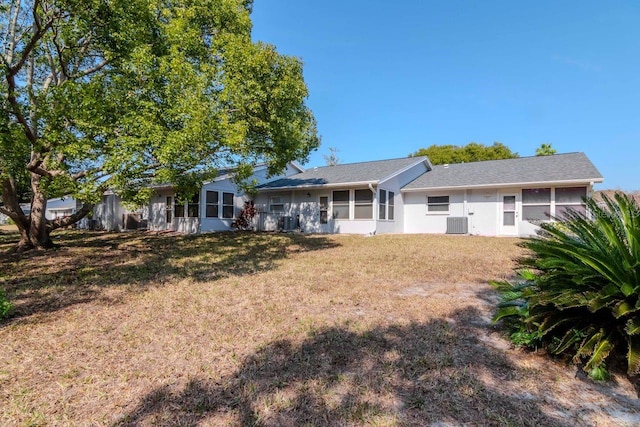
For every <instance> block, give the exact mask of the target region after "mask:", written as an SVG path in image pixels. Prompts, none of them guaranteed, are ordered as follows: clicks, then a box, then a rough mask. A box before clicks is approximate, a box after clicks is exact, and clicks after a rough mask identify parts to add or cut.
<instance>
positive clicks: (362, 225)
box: [255, 157, 430, 234]
mask: <svg viewBox="0 0 640 427" xmlns="http://www.w3.org/2000/svg"><path fill="white" fill-rule="evenodd" d="M429 167H430V164H429V161H428V159H427V158H426V157H417V158H402V159H391V160H381V161H374V162H363V163H352V164H345V165H335V166H325V167H321V168H313V169H309V170H307V171H305V172H302V173H299V174H296V175H293V176H290V177H287V178H284V179H279V180H275V181H272V182H269V183H266V184H264V185H262V186H259V187H258V189H259V193H258V195H257V197H256V199H255V203H256V207H257V209H258V210H259V212H260V213H259V215H258V220H257V226H258V229H260V230H267V231H275V230H278V229H285V230H293V229H299V230H301V231H303V232H306V233H348V234H376V233H379V232H382V233H402V232H403V229H404V205H403V199H402V196H401V193H400V190H401V188H402V187H403V186H404V185H406V184H407V183H409V182H411V181H413V180H414V179H415V178H417V177H418V176H420V175H421V174H423V173H425V172H426V171H427V170H428V169H429Z"/></svg>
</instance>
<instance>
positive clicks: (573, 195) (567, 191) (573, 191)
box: [556, 187, 587, 218]
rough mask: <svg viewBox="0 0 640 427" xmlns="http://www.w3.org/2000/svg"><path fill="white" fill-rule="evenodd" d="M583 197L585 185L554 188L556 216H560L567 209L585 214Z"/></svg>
mask: <svg viewBox="0 0 640 427" xmlns="http://www.w3.org/2000/svg"><path fill="white" fill-rule="evenodd" d="M584 197H587V188H586V187H564V188H556V217H558V218H562V217H563V216H564V215H565V213H566V212H567V211H568V210H574V211H576V212H579V213H581V214H583V215H584V214H586V212H587V210H586V208H585V206H584V203H583V198H584Z"/></svg>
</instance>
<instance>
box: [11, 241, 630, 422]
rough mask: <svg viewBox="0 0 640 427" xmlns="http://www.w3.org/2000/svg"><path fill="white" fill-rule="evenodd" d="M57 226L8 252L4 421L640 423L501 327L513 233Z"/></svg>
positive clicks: (620, 401) (612, 394)
mask: <svg viewBox="0 0 640 427" xmlns="http://www.w3.org/2000/svg"><path fill="white" fill-rule="evenodd" d="M58 236H59V237H58V238H57V240H56V241H57V242H58V243H60V245H61V246H60V248H58V249H56V250H54V251H51V252H30V253H27V254H22V255H5V256H4V257H3V258H1V259H0V287H2V288H5V289H6V290H7V292H8V295H9V298H10V299H11V300H12V301H13V302H14V304H15V311H14V314H13V318H12V319H10V320H9V321H5V322H4V323H1V324H0V340H1V342H2V343H3V345H2V347H1V348H2V350H0V424H1V425H39V424H83V425H84V424H97V425H158V424H160V425H194V424H199V425H327V424H329V425H379V426H395V425H425V424H438V423H439V424H440V425H447V424H456V425H457V424H464V423H467V424H479V425H498V424H499V425H502V424H511V425H541V424H542V425H594V424H598V425H624V424H628V425H634V424H637V423H638V422H640V418H638V416H637V414H638V412H639V411H640V405H638V402H637V400H636V399H635V397H634V394H633V387H632V386H631V384H629V382H628V381H627V380H626V379H625V378H624V377H621V376H617V377H616V378H615V380H616V381H615V382H614V383H612V384H606V385H599V384H595V383H592V382H590V381H588V380H585V379H582V378H575V370H574V369H571V368H568V367H565V366H563V365H559V364H557V363H552V362H550V361H548V360H546V359H543V358H541V357H539V356H537V355H534V354H527V353H523V352H520V351H518V350H514V349H511V348H510V347H509V346H508V344H507V343H506V341H504V340H503V339H502V338H501V337H500V335H499V334H497V333H495V332H494V331H493V330H492V328H491V327H490V326H489V323H488V322H489V320H488V319H489V317H490V311H489V310H490V307H489V303H488V301H490V300H492V299H493V298H494V297H495V295H494V293H493V291H492V290H491V289H490V288H489V287H488V286H487V285H486V282H487V281H488V280H489V279H495V278H503V277H508V276H510V275H511V269H512V268H513V258H514V257H515V256H517V255H518V254H519V253H520V249H519V248H518V247H517V246H516V243H517V240H516V239H498V238H481V237H461V236H424V235H419V236H417V235H416V236H408V235H393V236H376V237H371V238H365V237H360V236H301V235H295V234H251V233H220V234H209V235H200V236H178V235H154V234H147V233H122V234H105V233H79V232H64V233H61V234H59V235H58ZM15 238H16V236H13V237H11V235H7V234H0V251H3V250H4V251H6V250H8V249H9V247H10V245H11V243H12V241H14V240H15ZM12 239H13V240H12Z"/></svg>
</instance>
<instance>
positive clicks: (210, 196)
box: [205, 191, 220, 218]
mask: <svg viewBox="0 0 640 427" xmlns="http://www.w3.org/2000/svg"><path fill="white" fill-rule="evenodd" d="M219 197H220V196H219V194H218V192H217V191H207V194H206V198H205V215H206V217H207V218H218V217H219V216H220V213H219V206H220V199H219Z"/></svg>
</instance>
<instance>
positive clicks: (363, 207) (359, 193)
mask: <svg viewBox="0 0 640 427" xmlns="http://www.w3.org/2000/svg"><path fill="white" fill-rule="evenodd" d="M354 193H355V194H354V195H355V211H354V218H355V219H373V191H371V190H369V189H366V190H355V192H354Z"/></svg>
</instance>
